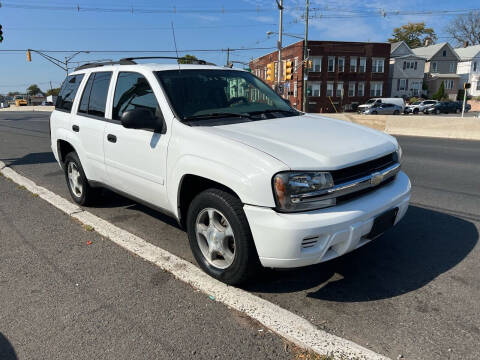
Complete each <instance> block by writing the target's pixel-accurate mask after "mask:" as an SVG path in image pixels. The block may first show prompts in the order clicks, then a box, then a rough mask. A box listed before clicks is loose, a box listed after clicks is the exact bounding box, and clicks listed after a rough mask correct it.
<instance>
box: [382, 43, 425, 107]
mask: <svg viewBox="0 0 480 360" xmlns="http://www.w3.org/2000/svg"><path fill="white" fill-rule="evenodd" d="M424 71H425V59H424V58H423V57H420V56H417V55H415V54H414V52H413V51H412V49H410V47H409V46H408V45H407V44H406V43H405V42H404V41H400V42H396V43H393V44H392V47H391V50H390V71H389V78H388V79H389V81H388V83H389V85H388V88H389V94H390V96H391V97H401V98H404V99H407V98H411V97H413V96H421V95H422V94H423V90H422V85H423V77H424Z"/></svg>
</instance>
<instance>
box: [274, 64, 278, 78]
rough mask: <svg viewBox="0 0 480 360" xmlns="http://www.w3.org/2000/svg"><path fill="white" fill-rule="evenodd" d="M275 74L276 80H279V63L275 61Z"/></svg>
mask: <svg viewBox="0 0 480 360" xmlns="http://www.w3.org/2000/svg"><path fill="white" fill-rule="evenodd" d="M274 72H275V79H278V62H277V61H275V70H274Z"/></svg>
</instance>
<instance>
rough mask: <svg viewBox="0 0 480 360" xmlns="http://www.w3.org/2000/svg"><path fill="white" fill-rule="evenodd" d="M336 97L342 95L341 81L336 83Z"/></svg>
mask: <svg viewBox="0 0 480 360" xmlns="http://www.w3.org/2000/svg"><path fill="white" fill-rule="evenodd" d="M335 95H336V96H337V97H343V82H338V83H337V91H336V94H335Z"/></svg>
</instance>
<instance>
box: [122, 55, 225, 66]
mask: <svg viewBox="0 0 480 360" xmlns="http://www.w3.org/2000/svg"><path fill="white" fill-rule="evenodd" d="M147 59H170V60H187V61H189V63H190V64H198V65H216V64H214V63H211V62H207V61H205V60H201V59H185V58H184V57H177V56H136V57H128V58H123V59H120V61H132V60H147Z"/></svg>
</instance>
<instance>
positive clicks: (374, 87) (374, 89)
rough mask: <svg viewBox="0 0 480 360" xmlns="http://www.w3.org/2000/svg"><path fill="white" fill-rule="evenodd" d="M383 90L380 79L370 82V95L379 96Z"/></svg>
mask: <svg viewBox="0 0 480 360" xmlns="http://www.w3.org/2000/svg"><path fill="white" fill-rule="evenodd" d="M382 92H383V82H381V81H372V82H371V83H370V96H372V97H374V96H375V97H380V96H382Z"/></svg>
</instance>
